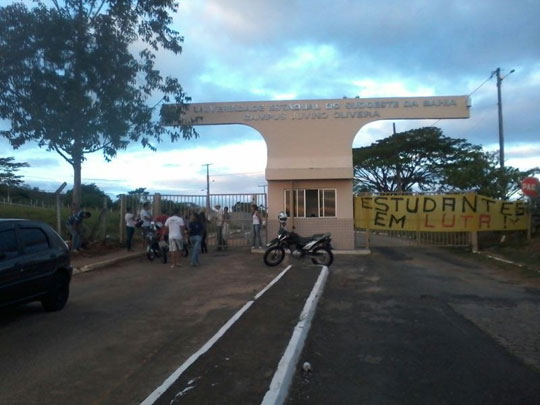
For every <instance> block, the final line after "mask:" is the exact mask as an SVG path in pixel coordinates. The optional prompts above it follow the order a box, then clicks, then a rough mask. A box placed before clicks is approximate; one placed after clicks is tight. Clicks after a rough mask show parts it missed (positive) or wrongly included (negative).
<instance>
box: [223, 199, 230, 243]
mask: <svg viewBox="0 0 540 405" xmlns="http://www.w3.org/2000/svg"><path fill="white" fill-rule="evenodd" d="M230 226H231V214H229V207H225V208H223V230H222V233H221V237H222V239H223V249H227V245H228V240H229V233H230Z"/></svg>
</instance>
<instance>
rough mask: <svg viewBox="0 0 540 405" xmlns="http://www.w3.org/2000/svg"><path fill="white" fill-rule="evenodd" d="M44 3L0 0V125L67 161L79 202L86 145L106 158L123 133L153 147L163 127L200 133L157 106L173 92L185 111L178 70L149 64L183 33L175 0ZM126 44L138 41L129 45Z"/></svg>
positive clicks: (18, 141)
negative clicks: (167, 72) (173, 122)
mask: <svg viewBox="0 0 540 405" xmlns="http://www.w3.org/2000/svg"><path fill="white" fill-rule="evenodd" d="M48 4H52V7H50V8H48V7H46V5H45V3H44V2H43V1H41V0H36V6H35V7H34V8H32V9H28V8H27V7H26V6H25V5H23V4H22V3H16V4H13V5H10V6H7V7H2V8H0V66H1V67H2V68H1V69H0V118H3V119H6V120H7V121H8V122H9V123H10V128H9V129H7V130H4V131H0V135H2V136H4V137H6V138H7V139H8V140H9V141H10V143H11V145H12V146H13V147H14V148H18V147H19V146H21V145H23V144H24V143H26V142H37V144H38V145H39V146H40V147H44V148H46V149H47V150H52V151H56V152H57V153H58V154H59V155H60V156H62V157H63V158H64V159H65V160H66V161H67V162H68V163H69V164H70V165H72V167H73V174H74V188H73V205H74V207H75V208H78V206H79V205H80V201H81V195H80V190H81V170H82V163H83V161H84V160H85V156H86V155H87V154H89V153H93V152H97V151H100V152H101V153H103V156H104V157H105V159H107V160H110V159H112V158H114V157H115V155H116V153H117V151H118V150H121V149H125V148H126V147H127V146H128V144H129V143H130V142H141V144H142V145H143V146H145V147H150V148H151V149H153V150H155V145H154V143H159V142H160V141H162V140H163V138H164V137H166V136H167V137H170V139H171V140H172V141H174V140H177V139H179V138H180V137H183V138H185V139H189V138H191V137H193V136H197V133H196V132H195V131H194V129H193V127H191V125H189V124H185V125H184V124H183V123H181V125H179V126H178V127H175V128H170V127H164V126H162V125H160V122H159V114H157V113H156V107H157V106H158V105H159V104H160V103H161V102H168V101H171V100H174V102H175V103H176V104H177V106H178V107H177V108H176V113H180V114H182V113H183V111H184V108H185V103H186V102H188V101H189V100H190V99H189V97H187V96H186V95H185V94H184V92H183V90H182V86H181V85H180V83H179V82H178V80H177V79H175V78H171V77H163V76H162V75H161V73H160V72H159V71H158V70H156V69H155V67H154V63H155V59H156V56H155V54H154V52H155V51H157V50H158V49H160V48H163V49H165V50H168V51H171V52H173V53H174V54H179V53H180V52H181V50H182V47H181V43H182V41H183V38H182V37H181V36H180V34H179V33H178V32H176V31H174V30H172V29H171V28H170V27H169V25H170V23H171V22H172V18H171V17H170V15H169V13H171V12H175V11H176V10H177V7H178V5H177V3H176V1H175V0H146V1H138V0H99V1H96V0H77V1H73V0H52V1H51V2H48ZM130 47H132V48H138V49H140V48H142V49H141V50H140V51H139V53H138V54H137V55H133V54H132V53H131V52H130V49H129V48H130ZM152 100H153V101H154V103H153V104H154V105H150V103H151V101H152ZM156 100H158V101H157V103H156V102H155V101H156Z"/></svg>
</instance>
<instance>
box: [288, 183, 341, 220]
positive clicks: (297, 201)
mask: <svg viewBox="0 0 540 405" xmlns="http://www.w3.org/2000/svg"><path fill="white" fill-rule="evenodd" d="M284 198H285V201H284V203H285V204H284V206H285V211H286V212H287V215H291V213H294V216H295V217H300V218H314V217H335V216H336V190H335V189H308V190H304V189H298V190H292V192H291V190H285V196H284Z"/></svg>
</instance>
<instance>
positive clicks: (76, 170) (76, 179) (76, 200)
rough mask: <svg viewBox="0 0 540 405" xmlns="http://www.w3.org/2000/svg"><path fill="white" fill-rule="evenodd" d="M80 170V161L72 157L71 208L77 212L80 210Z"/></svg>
mask: <svg viewBox="0 0 540 405" xmlns="http://www.w3.org/2000/svg"><path fill="white" fill-rule="evenodd" d="M81 169H82V159H81V158H80V157H78V156H73V197H72V198H73V199H72V201H71V208H72V209H74V210H76V211H79V209H80V208H81Z"/></svg>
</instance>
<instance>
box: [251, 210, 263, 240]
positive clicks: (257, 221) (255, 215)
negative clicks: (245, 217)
mask: <svg viewBox="0 0 540 405" xmlns="http://www.w3.org/2000/svg"><path fill="white" fill-rule="evenodd" d="M251 219H252V228H253V230H252V234H253V245H252V247H251V248H252V249H255V248H257V246H258V247H259V249H262V242H261V224H262V217H261V214H260V213H259V208H258V207H257V206H256V205H255V204H253V205H252V206H251ZM257 242H258V244H257Z"/></svg>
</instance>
